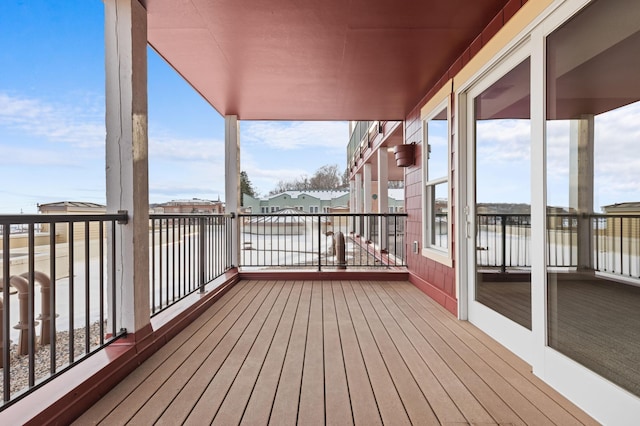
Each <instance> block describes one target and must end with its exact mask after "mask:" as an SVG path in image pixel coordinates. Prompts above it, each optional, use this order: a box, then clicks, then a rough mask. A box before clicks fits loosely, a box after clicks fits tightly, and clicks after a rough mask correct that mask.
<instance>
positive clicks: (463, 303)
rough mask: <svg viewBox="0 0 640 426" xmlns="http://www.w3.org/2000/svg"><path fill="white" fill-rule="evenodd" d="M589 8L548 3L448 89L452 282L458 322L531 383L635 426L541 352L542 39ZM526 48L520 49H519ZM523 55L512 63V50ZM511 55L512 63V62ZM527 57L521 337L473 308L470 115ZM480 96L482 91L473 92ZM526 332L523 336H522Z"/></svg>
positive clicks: (608, 390) (566, 361)
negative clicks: (517, 362) (451, 94)
mask: <svg viewBox="0 0 640 426" xmlns="http://www.w3.org/2000/svg"><path fill="white" fill-rule="evenodd" d="M590 2H591V0H555V1H553V2H551V3H550V5H549V6H548V7H547V8H546V9H545V11H544V12H543V13H541V14H539V16H537V17H535V18H534V19H533V20H532V21H531V22H530V23H528V24H526V26H525V27H524V28H523V29H522V30H521V31H520V32H519V33H518V35H516V36H514V37H513V38H512V39H511V40H509V41H508V42H507V43H506V44H505V45H504V46H503V47H502V48H501V49H500V50H498V51H497V53H496V54H495V55H494V56H493V58H492V59H491V60H488V61H487V62H486V63H485V64H483V65H482V66H481V67H480V69H479V70H478V71H477V72H475V73H474V74H472V75H471V76H470V77H469V78H468V79H467V80H466V81H464V82H462V83H461V84H460V85H459V86H456V87H455V99H456V101H455V102H454V104H455V108H456V111H455V115H454V117H456V119H455V121H456V123H455V126H456V131H455V133H454V141H453V143H454V147H455V158H454V160H455V164H456V170H457V171H458V173H455V175H454V185H455V187H456V188H457V196H456V200H455V202H456V205H457V206H459V208H457V209H456V223H457V224H459V226H456V227H455V241H456V242H457V244H456V251H455V256H456V259H457V261H456V262H455V266H456V276H457V277H458V282H457V284H458V292H459V293H458V294H459V298H458V317H459V318H460V319H461V320H467V319H468V320H469V321H471V322H472V323H474V324H475V325H477V326H478V327H479V328H481V329H482V330H483V331H484V332H486V333H487V334H489V335H491V336H492V337H493V338H495V339H496V340H498V341H499V342H500V343H501V344H503V345H504V346H506V347H507V348H509V349H510V350H512V351H513V352H514V353H516V354H517V355H518V356H520V357H521V358H522V359H524V360H525V361H527V362H529V363H530V364H531V365H532V367H533V372H534V374H536V375H537V376H538V377H540V378H542V379H543V380H544V381H546V382H547V383H549V384H550V385H551V386H553V387H554V388H555V389H557V390H558V391H559V392H560V393H562V394H564V395H565V396H567V397H568V398H570V399H571V400H572V401H573V402H574V403H575V404H577V405H578V406H579V407H581V408H582V409H583V410H585V411H586V412H587V413H589V414H590V415H592V416H593V417H594V418H595V419H596V420H598V421H600V422H603V423H609V424H636V423H637V419H638V418H640V398H638V397H637V396H635V395H632V394H631V393H630V392H628V391H626V390H624V389H622V388H620V387H619V386H617V385H615V384H613V383H612V382H610V381H608V380H607V379H605V378H603V377H601V376H599V375H597V374H596V373H594V372H592V371H590V370H589V369H587V368H586V367H584V366H583V365H581V364H579V363H577V362H575V361H574V360H572V359H570V358H568V357H566V356H564V355H563V354H561V353H560V352H558V351H556V350H555V349H553V348H551V347H549V346H547V315H546V304H547V289H546V278H547V274H546V232H545V231H544V230H546V173H545V167H546V150H545V143H544V141H545V137H546V135H545V128H546V116H545V99H546V95H545V89H546V73H545V70H546V69H545V61H546V50H545V46H546V45H545V38H546V37H547V36H548V35H549V34H551V33H552V32H553V31H554V30H555V29H557V28H558V27H559V26H561V25H562V24H563V23H564V22H567V21H568V20H569V19H570V18H571V17H572V16H574V15H575V14H576V13H577V12H579V11H580V10H581V9H582V8H583V7H585V6H586V5H588V4H589V3H590ZM526 44H529V46H528V47H525V45H526ZM521 48H524V49H525V50H526V51H527V54H525V55H524V56H521V57H520V56H518V54H517V53H516V52H517V51H518V50H519V49H521ZM514 53H515V55H512V54H514ZM510 55H511V57H513V58H520V59H524V57H526V56H527V55H530V57H531V226H532V229H535V230H539V232H532V238H531V253H532V261H531V263H532V265H531V301H532V312H531V314H532V330H531V331H529V330H526V329H524V328H523V327H520V326H519V325H517V324H514V323H513V322H511V321H509V320H507V319H506V318H505V317H503V316H501V315H500V314H498V313H496V312H494V311H492V310H491V309H489V308H487V307H485V306H483V305H481V304H480V303H478V302H475V285H474V283H475V276H474V273H475V231H474V230H475V211H474V207H475V205H474V202H473V201H474V200H473V196H474V194H473V191H474V189H475V183H474V177H475V170H474V166H475V165H474V162H473V149H474V148H475V141H474V140H473V136H474V135H473V129H474V126H473V114H472V112H473V110H472V108H470V107H469V104H470V103H471V102H472V100H473V98H474V96H475V95H477V94H479V93H480V92H481V91H482V90H483V89H484V88H486V87H488V86H489V85H490V84H492V83H493V82H494V81H496V80H497V79H498V78H500V77H501V76H502V75H504V74H505V73H506V72H508V71H509V70H510V69H511V68H513V66H515V65H517V63H519V61H517V60H516V61H515V62H510V61H511V59H510ZM480 88H482V89H480ZM472 142H473V143H472ZM523 329H524V330H526V332H523V331H522V330H523Z"/></svg>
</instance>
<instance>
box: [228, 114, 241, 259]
mask: <svg viewBox="0 0 640 426" xmlns="http://www.w3.org/2000/svg"><path fill="white" fill-rule="evenodd" d="M224 175H225V205H226V211H225V212H226V213H233V214H237V213H238V210H239V208H240V196H241V195H240V127H239V126H238V116H237V115H228V116H226V117H225V118H224ZM232 223H233V225H232V227H231V232H232V235H233V253H231V263H232V264H233V266H236V267H237V266H238V265H239V262H238V260H239V253H240V229H239V226H238V219H235V220H233V221H232Z"/></svg>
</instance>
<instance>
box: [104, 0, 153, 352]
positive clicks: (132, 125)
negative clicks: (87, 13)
mask: <svg viewBox="0 0 640 426" xmlns="http://www.w3.org/2000/svg"><path fill="white" fill-rule="evenodd" d="M104 3H105V57H106V58H105V59H106V61H105V62H106V64H105V65H106V126H107V139H106V179H107V182H106V186H107V212H108V213H116V212H118V211H120V210H126V211H127V212H128V215H129V221H128V223H127V224H126V225H124V224H123V225H117V227H116V241H115V242H114V241H109V245H110V247H113V246H112V244H114V243H115V244H117V247H116V256H117V258H116V259H115V260H114V261H115V272H116V277H115V283H116V287H117V288H116V294H115V297H116V300H113V298H112V297H111V295H109V299H108V303H109V304H110V307H112V306H113V304H115V305H116V306H117V310H116V312H117V316H116V318H115V321H116V328H118V329H119V328H126V329H127V331H128V332H129V333H137V336H136V340H138V339H139V338H141V337H144V335H145V334H146V333H147V332H148V331H149V330H150V307H149V173H148V149H147V148H148V136H147V11H146V10H145V9H144V7H143V6H142V5H141V4H140V3H139V2H138V0H105V2H104ZM108 274H109V281H108V282H112V281H111V280H112V279H114V277H112V276H111V274H112V272H111V267H110V266H109V268H108ZM109 294H110V293H109ZM109 312H111V310H109ZM109 320H110V321H111V320H113V318H109ZM145 329H146V331H145Z"/></svg>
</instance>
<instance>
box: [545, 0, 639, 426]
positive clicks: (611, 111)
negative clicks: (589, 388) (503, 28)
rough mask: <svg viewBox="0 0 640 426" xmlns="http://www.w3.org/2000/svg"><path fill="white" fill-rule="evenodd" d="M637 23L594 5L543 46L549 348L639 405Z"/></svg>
mask: <svg viewBox="0 0 640 426" xmlns="http://www.w3.org/2000/svg"><path fill="white" fill-rule="evenodd" d="M638 16H640V2H637V1H626V0H598V1H594V2H592V3H590V4H589V6H588V7H586V8H585V9H584V10H582V11H581V12H580V13H579V14H578V15H576V16H575V17H573V18H572V19H571V20H569V21H567V22H566V23H565V24H564V25H562V26H561V27H559V28H557V29H556V30H555V31H554V32H553V33H552V34H550V35H549V36H548V37H547V40H546V42H547V43H546V54H547V70H546V71H547V74H546V77H547V79H546V82H547V87H546V93H547V98H546V102H547V109H546V113H547V121H546V134H547V150H546V154H547V158H546V168H547V294H548V298H549V299H548V300H549V307H550V309H548V311H547V321H548V339H549V340H548V342H549V346H551V347H552V348H554V349H555V350H557V351H559V352H561V353H563V354H564V355H566V356H567V357H569V358H571V359H573V360H575V361H577V362H579V363H580V364H582V365H584V366H586V367H587V368H589V369H591V370H593V371H595V372H596V373H598V374H600V375H602V376H604V377H606V378H607V379H609V380H611V381H612V382H614V383H616V384H617V385H619V386H621V387H622V388H624V389H626V390H628V391H629V392H632V393H633V394H635V395H636V396H640V370H639V369H638V359H639V358H638V355H639V351H638V342H640V327H639V325H640V256H639V255H638V253H639V252H638V247H640V216H639V214H640V203H639V201H640V161H639V160H638V159H639V158H640V148H639V145H638V142H639V141H640V79H639V78H638V76H639V75H640V59H639V58H640V55H639V54H638V52H640V20H639V19H638ZM605 423H606V422H605ZM610 423H612V424H613V423H614V422H610ZM618 423H619V422H618Z"/></svg>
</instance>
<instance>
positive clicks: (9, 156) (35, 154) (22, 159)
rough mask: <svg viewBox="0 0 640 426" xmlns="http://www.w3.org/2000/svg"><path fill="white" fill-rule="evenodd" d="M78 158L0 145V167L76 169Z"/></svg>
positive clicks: (42, 150)
mask: <svg viewBox="0 0 640 426" xmlns="http://www.w3.org/2000/svg"><path fill="white" fill-rule="evenodd" d="M79 164H80V162H79V161H78V157H76V156H70V155H69V154H68V153H67V152H64V151H62V150H57V151H56V150H49V149H42V148H30V147H22V146H6V145H0V165H3V166H28V167H42V166H52V167H77V166H78V165H79Z"/></svg>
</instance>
